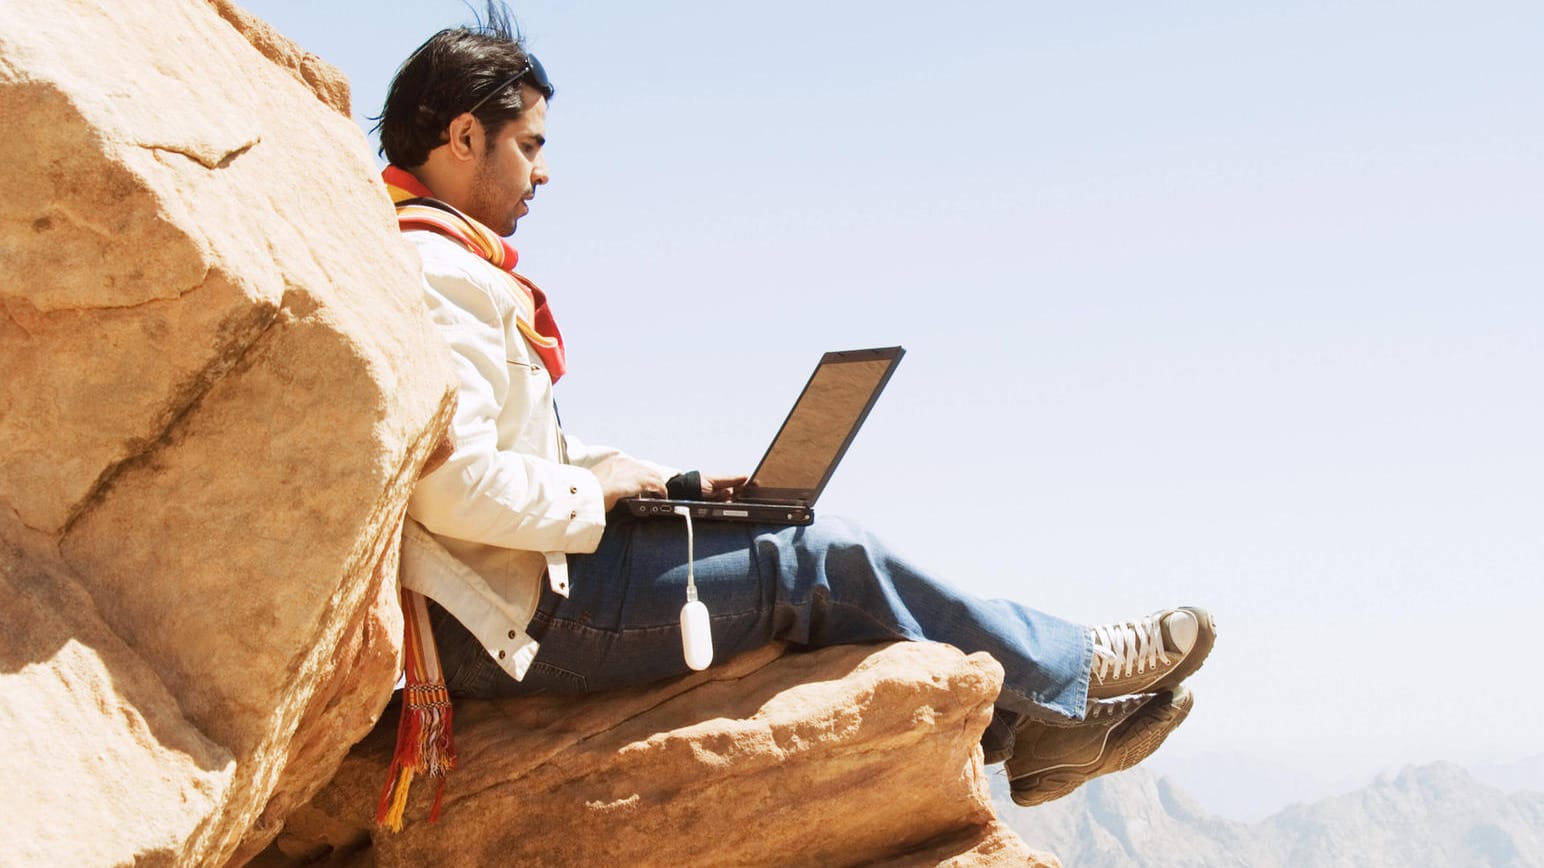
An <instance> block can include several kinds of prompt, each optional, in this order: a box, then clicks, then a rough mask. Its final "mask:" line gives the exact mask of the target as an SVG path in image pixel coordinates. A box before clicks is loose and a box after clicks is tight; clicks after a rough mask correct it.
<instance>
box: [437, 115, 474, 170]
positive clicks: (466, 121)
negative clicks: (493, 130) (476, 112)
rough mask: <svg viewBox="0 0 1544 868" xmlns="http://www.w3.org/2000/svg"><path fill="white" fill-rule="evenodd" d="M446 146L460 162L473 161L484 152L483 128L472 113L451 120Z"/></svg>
mask: <svg viewBox="0 0 1544 868" xmlns="http://www.w3.org/2000/svg"><path fill="white" fill-rule="evenodd" d="M445 133H446V135H447V136H448V139H447V140H446V142H445V145H446V146H447V147H448V148H449V149H450V156H451V158H452V159H455V160H457V161H460V162H465V161H471V160H473V159H475V158H476V156H477V155H478V154H481V153H482V151H483V126H482V123H481V122H479V121H478V120H477V118H476V117H474V116H473V115H472V113H471V112H462V113H461V114H459V115H456V116H455V117H454V118H451V121H450V126H449V127H447V128H446V130H445Z"/></svg>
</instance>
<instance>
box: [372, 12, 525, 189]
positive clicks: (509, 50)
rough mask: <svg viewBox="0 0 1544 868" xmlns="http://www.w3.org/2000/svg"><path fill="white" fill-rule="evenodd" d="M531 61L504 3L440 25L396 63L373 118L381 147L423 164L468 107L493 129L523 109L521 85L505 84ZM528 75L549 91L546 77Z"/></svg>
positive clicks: (398, 158) (397, 160)
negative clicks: (469, 20)
mask: <svg viewBox="0 0 1544 868" xmlns="http://www.w3.org/2000/svg"><path fill="white" fill-rule="evenodd" d="M530 69H531V56H530V54H528V53H527V52H526V50H525V41H524V38H523V37H522V36H521V34H520V30H519V28H518V27H516V26H513V25H512V24H511V19H510V15H509V10H508V9H507V8H505V7H504V4H503V3H500V2H497V0H488V12H487V20H485V21H479V22H477V23H476V25H475V26H472V27H454V28H449V29H446V30H441V31H440V32H439V33H436V34H434V35H433V36H431V37H429V39H428V41H427V42H425V43H424V44H423V45H420V46H418V50H417V51H414V52H413V53H412V54H411V55H410V56H409V57H408V59H407V60H406V61H404V62H403V64H402V66H401V67H400V68H398V69H397V74H396V76H394V77H393V78H392V80H391V87H390V88H389V89H388V90H387V91H386V105H385V107H384V108H382V109H381V114H380V117H378V118H376V119H375V121H376V124H375V129H376V130H377V131H378V132H379V133H380V135H381V153H383V154H385V155H386V159H388V160H390V161H391V162H392V163H393V164H394V165H398V166H402V167H403V168H413V167H415V166H421V165H423V163H424V161H426V160H428V159H429V152H430V151H432V150H434V149H435V148H437V147H439V146H440V145H443V144H445V142H446V141H447V138H446V133H445V130H446V128H447V127H449V126H450V122H451V121H452V120H454V119H455V118H456V117H457V116H458V115H460V114H462V113H463V112H466V111H470V110H472V109H473V108H474V107H475V108H476V111H474V112H473V113H472V116H473V117H475V118H477V120H478V121H479V122H480V123H482V125H483V127H484V128H485V129H486V130H487V131H488V133H489V135H497V134H498V131H499V130H500V129H501V128H502V127H503V126H504V125H505V124H507V123H509V122H510V121H512V120H514V119H515V118H518V117H520V113H521V112H522V111H524V110H525V105H524V102H523V101H522V100H521V98H520V92H521V89H520V88H519V87H511V86H510V85H512V84H514V81H513V79H514V78H515V77H516V76H520V75H521V74H522V73H523V72H525V71H527V70H530ZM521 80H522V81H525V80H526V79H525V78H524V77H522V79H521ZM530 83H531V84H532V85H533V86H535V87H536V88H537V89H538V90H539V91H541V93H542V95H543V96H545V97H546V98H548V99H551V98H552V94H553V88H552V86H551V85H550V84H549V85H547V86H546V87H541V86H540V85H537V84H536V83H535V82H530Z"/></svg>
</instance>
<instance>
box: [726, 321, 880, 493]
mask: <svg viewBox="0 0 1544 868" xmlns="http://www.w3.org/2000/svg"><path fill="white" fill-rule="evenodd" d="M905 352H906V351H905V350H903V349H902V348H900V347H885V348H882V349H872V350H847V351H844V352H835V353H826V354H825V355H824V356H823V357H821V359H820V364H819V365H817V366H816V367H815V373H814V374H813V375H811V376H810V380H809V382H808V383H807V384H805V386H804V392H803V394H801V395H799V400H798V402H797V403H795V404H794V406H793V409H792V410H790V411H789V413H788V418H787V419H785V420H784V421H783V427H782V428H781V429H780V430H779V431H778V432H777V437H776V438H774V439H773V440H772V445H771V446H770V447H769V448H768V449H767V454H766V455H765V456H763V457H762V459H761V464H760V465H759V466H757V468H756V472H755V473H753V474H751V481H750V483H749V484H748V485H747V486H746V488H745V492H744V494H743V495H742V497H741V498H739V499H743V500H751V501H773V502H788V503H800V504H805V505H808V504H811V503H813V502H814V501H815V498H816V497H818V496H819V495H820V492H821V491H822V490H823V489H824V488H825V487H826V483H827V482H828V481H830V479H831V474H832V473H833V472H834V471H835V470H836V464H837V462H838V461H840V460H841V458H842V455H844V454H845V453H846V452H847V447H848V446H849V445H851V444H852V440H853V437H854V436H856V434H857V433H858V426H859V425H861V424H863V420H864V419H865V418H866V417H867V416H868V413H869V410H870V409H871V408H873V406H874V402H875V401H877V400H878V399H879V393H880V390H882V389H883V388H884V386H885V383H887V382H889V380H890V375H891V374H892V373H894V371H895V366H896V364H897V363H898V362H899V361H900V360H901V356H902V354H904V353H905Z"/></svg>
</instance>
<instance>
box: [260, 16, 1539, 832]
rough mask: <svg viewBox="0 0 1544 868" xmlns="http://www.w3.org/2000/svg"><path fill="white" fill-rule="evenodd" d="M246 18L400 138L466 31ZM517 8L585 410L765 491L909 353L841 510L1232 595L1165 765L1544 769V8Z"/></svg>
mask: <svg viewBox="0 0 1544 868" xmlns="http://www.w3.org/2000/svg"><path fill="white" fill-rule="evenodd" d="M246 5H247V6H248V8H250V9H251V10H253V11H254V12H256V13H257V14H259V15H261V16H263V17H265V18H267V19H268V20H269V21H271V22H272V23H274V24H275V25H276V26H278V27H279V29H280V30H282V31H283V32H285V33H286V34H288V35H289V36H290V37H292V38H293V39H295V40H296V41H298V42H299V43H301V44H302V45H303V46H305V47H306V48H308V49H310V50H312V51H315V52H316V53H318V54H320V55H322V56H323V57H324V58H326V59H327V60H329V61H331V62H332V63H334V64H336V65H337V66H339V67H340V68H341V69H342V70H343V71H344V72H345V73H346V74H347V75H348V76H349V78H350V79H351V80H352V82H353V85H354V106H355V112H356V115H358V116H360V117H361V123H362V124H365V125H368V124H367V122H365V121H364V120H363V116H365V115H368V114H374V113H375V112H377V111H378V110H379V107H380V104H381V100H382V97H383V95H384V91H385V86H386V82H387V81H388V80H389V77H390V75H391V74H392V72H393V71H394V70H395V68H396V65H397V64H398V63H399V62H400V61H401V60H402V59H403V58H405V57H406V56H407V54H408V53H409V52H410V51H411V50H412V49H413V48H414V47H415V46H416V45H417V44H418V43H419V42H421V41H422V40H423V39H424V38H425V37H427V36H428V35H429V34H430V33H432V32H433V31H434V30H436V29H438V28H440V27H443V26H449V25H454V24H458V23H462V22H464V21H467V20H468V19H469V12H468V11H467V8H466V7H465V6H464V5H462V4H461V3H460V2H456V0H417V2H413V3H387V2H376V3H365V2H346V0H335V2H330V3H325V4H323V3H316V2H310V0H308V2H291V0H251V2H248V3H247V4H246ZM515 11H516V13H517V14H518V17H519V19H520V21H521V24H522V25H523V28H524V30H525V33H526V35H527V37H528V39H529V45H530V47H531V48H532V49H533V50H534V52H535V53H536V54H537V55H538V56H540V57H541V59H542V61H543V63H544V64H545V66H546V68H547V69H548V71H549V72H550V73H551V75H552V78H553V80H554V82H555V83H556V84H557V87H558V94H557V98H556V99H555V100H554V102H553V104H552V106H551V110H550V113H549V116H548V140H549V144H548V148H547V152H548V156H549V160H550V161H551V166H552V175H553V181H552V183H551V184H550V185H549V186H547V187H546V188H544V189H542V190H541V191H540V193H539V194H538V196H537V198H536V200H535V201H534V202H533V203H532V204H533V208H532V212H531V214H530V215H529V216H528V217H526V218H525V219H524V220H523V222H522V224H521V227H520V230H519V232H518V233H517V235H516V236H515V239H514V240H515V243H516V245H517V246H518V247H519V248H520V250H521V255H522V258H521V263H522V271H523V272H524V273H525V274H527V275H528V276H530V277H531V278H532V279H534V280H535V281H536V282H537V283H539V284H541V285H542V286H544V287H545V288H546V289H547V291H548V292H549V294H550V295H551V296H552V297H553V302H554V306H555V308H556V310H557V312H558V314H559V317H560V321H561V322H562V325H563V327H564V329H565V332H566V334H567V336H568V342H569V347H570V358H571V361H572V373H571V374H570V375H569V376H568V377H567V378H566V379H565V380H564V381H563V383H562V384H561V385H560V387H559V399H560V402H561V404H562V407H563V414H564V420H565V422H566V423H567V425H568V427H569V428H570V429H572V430H574V431H576V432H577V433H579V434H580V435H581V436H584V437H585V438H586V439H588V440H592V441H596V442H609V443H615V444H616V445H619V446H623V447H624V448H627V449H628V450H630V451H632V452H634V453H636V454H640V455H645V456H648V457H654V458H658V459H660V460H662V461H666V462H669V463H673V464H677V465H683V466H699V467H702V468H703V469H705V470H723V471H731V470H742V471H743V470H748V469H749V465H750V464H752V463H753V462H754V461H755V459H756V458H757V457H758V456H759V454H760V451H761V449H762V448H763V447H764V445H765V444H766V442H767V441H768V440H769V439H770V438H771V435H772V434H773V432H774V431H775V429H776V426H777V424H778V422H780V421H781V418H782V415H783V413H784V412H785V411H786V408H787V406H788V405H789V403H790V402H791V401H792V399H793V397H794V395H795V394H796V393H797V391H798V389H799V387H800V386H802V384H803V382H804V380H805V378H806V377H807V376H808V373H809V370H810V368H811V367H812V365H813V364H814V361H815V359H816V358H817V357H818V356H819V354H820V352H822V351H824V350H828V349H843V348H852V347H861V346H875V345H888V344H902V345H904V346H905V347H906V348H907V349H908V355H907V356H906V359H905V361H904V362H902V364H901V366H900V368H899V370H898V372H897V373H896V376H895V378H894V380H893V381H892V383H891V386H890V388H889V391H887V393H886V394H885V396H884V398H883V399H882V400H881V401H880V404H879V406H878V408H877V409H876V410H875V412H874V414H873V415H872V416H871V417H870V420H869V423H868V425H867V426H866V427H865V429H864V430H863V432H862V433H861V434H860V436H859V438H858V440H857V442H856V443H855V445H854V446H853V449H852V451H851V452H850V453H849V456H848V458H847V460H846V461H845V462H844V464H843V466H842V467H841V469H840V470H839V471H838V473H837V476H836V478H835V480H834V481H833V482H832V485H831V487H830V488H829V489H828V491H827V493H826V496H825V498H824V500H823V501H822V510H823V511H826V512H832V513H838V514H842V515H847V516H849V517H853V518H857V519H860V520H862V521H864V522H865V523H866V524H867V525H868V526H869V527H870V528H871V529H873V530H875V531H876V532H877V533H879V534H880V535H881V536H882V537H886V538H888V539H890V540H891V541H892V542H894V543H895V544H896V546H897V548H899V549H901V550H902V551H904V552H907V553H909V554H910V555H911V556H913V557H914V558H915V559H916V560H917V561H919V562H921V563H922V564H924V565H927V566H930V567H932V568H933V569H935V570H936V571H938V572H940V573H942V574H944V575H946V576H948V577H950V578H951V579H952V580H953V581H955V582H957V583H959V584H960V585H963V586H965V587H966V588H969V589H971V590H973V591H975V592H978V593H980V594H984V595H990V596H1006V597H1012V598H1015V599H1018V600H1020V601H1022V602H1026V603H1028V604H1030V605H1033V606H1036V607H1038V608H1042V609H1045V610H1047V611H1051V612H1054V613H1057V614H1062V615H1065V616H1068V617H1072V618H1076V619H1081V620H1085V621H1090V622H1101V621H1107V620H1116V619H1121V618H1126V617H1132V616H1137V615H1141V614H1144V613H1146V612H1148V611H1149V610H1152V609H1156V608H1159V607H1163V606H1167V605H1176V604H1181V603H1197V604H1202V605H1206V606H1209V607H1210V608H1212V609H1213V610H1214V611H1215V612H1216V614H1217V617H1218V620H1219V624H1220V639H1219V642H1218V645H1217V648H1216V651H1215V652H1214V653H1213V655H1212V659H1211V660H1210V661H1209V662H1208V664H1207V666H1206V668H1205V669H1204V670H1202V672H1201V673H1200V674H1198V675H1197V676H1196V677H1195V679H1194V680H1193V684H1194V687H1195V690H1196V695H1197V705H1196V711H1195V713H1194V714H1193V716H1192V717H1191V719H1190V721H1188V722H1187V723H1186V724H1185V726H1184V727H1183V728H1182V729H1181V730H1179V732H1178V733H1176V735H1175V736H1174V737H1173V738H1172V739H1171V740H1170V744H1169V746H1168V747H1166V748H1165V751H1164V754H1161V755H1160V759H1161V758H1162V757H1163V756H1164V755H1171V756H1175V757H1186V756H1198V757H1205V756H1210V755H1215V754H1221V753H1230V754H1234V755H1238V756H1242V757H1245V758H1246V759H1248V760H1249V761H1251V762H1258V763H1264V764H1273V765H1278V766H1280V767H1282V768H1286V769H1292V770H1295V771H1297V772H1298V773H1303V774H1314V775H1318V776H1320V777H1322V778H1323V779H1325V780H1341V779H1344V778H1346V777H1347V776H1351V777H1354V776H1355V775H1357V774H1361V773H1364V772H1365V773H1370V772H1371V771H1373V770H1374V769H1376V768H1380V767H1388V766H1397V765H1401V764H1404V763H1407V762H1420V761H1427V760H1432V759H1439V758H1452V759H1458V760H1462V761H1480V760H1488V761H1498V760H1507V759H1511V758H1517V757H1522V756H1524V755H1529V754H1536V753H1540V752H1544V737H1541V736H1540V732H1541V731H1544V728H1541V724H1540V721H1541V720H1544V691H1541V690H1539V689H1538V688H1537V687H1536V683H1537V681H1538V678H1539V676H1538V675H1537V674H1536V672H1535V669H1536V666H1535V665H1534V661H1535V656H1536V654H1537V653H1538V650H1539V644H1538V642H1539V640H1538V636H1539V634H1540V629H1541V620H1544V539H1541V530H1544V457H1541V443H1544V402H1541V399H1540V385H1541V384H1540V380H1541V374H1544V340H1541V338H1544V335H1541V331H1544V294H1541V289H1544V255H1541V250H1544V245H1541V241H1540V236H1541V231H1544V162H1541V157H1544V89H1541V88H1540V79H1541V72H1544V69H1541V67H1544V62H1541V61H1540V59H1539V53H1538V45H1539V41H1540V37H1541V36H1544V6H1540V5H1539V4H1536V3H1525V2H1515V3H1505V2H1473V3H1465V4H1456V3H1445V4H1439V3H1424V2H1400V3H1392V2H1385V3H1374V2H1333V3H1331V2H1285V3H1273V4H1238V3H1224V2H1195V3H1187V4H1162V5H1157V6H1155V5H1153V4H1144V3H1115V4H1095V5H1093V6H1090V5H1089V4H1068V3H1042V2H1030V3H1023V2H1014V3H986V2H981V3H959V4H952V5H947V6H946V5H940V4H921V3H911V2H886V3H879V2H869V3H841V2H829V0H828V2H821V3H811V2H804V0H790V2H781V3H777V4H737V3H714V2H658V3H650V4H634V3H614V2H611V3H607V2H588V3H560V2H525V3H520V4H517V5H516V6H515ZM372 147H373V146H372ZM1212 807H1214V808H1215V807H1221V806H1216V805H1214V806H1212Z"/></svg>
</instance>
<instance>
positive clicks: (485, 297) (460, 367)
mask: <svg viewBox="0 0 1544 868" xmlns="http://www.w3.org/2000/svg"><path fill="white" fill-rule="evenodd" d="M424 259H425V275H426V281H427V285H428V291H427V292H426V294H425V299H426V301H427V302H428V306H429V313H430V316H431V317H432V318H433V319H434V322H435V324H436V325H437V326H438V327H439V331H440V333H441V335H442V336H444V338H445V340H446V342H447V343H448V344H449V345H450V349H451V353H452V361H453V363H454V369H455V371H456V376H457V380H458V401H457V407H456V413H455V417H454V419H453V420H452V422H451V431H452V435H453V437H454V441H455V451H454V452H452V454H451V456H450V458H449V459H448V460H447V461H446V462H445V463H444V464H443V465H441V466H440V467H439V468H438V469H437V470H435V471H434V472H433V473H430V474H428V475H426V476H425V477H424V478H423V479H422V480H420V481H419V483H418V486H417V488H416V489H415V490H414V493H413V497H412V500H411V501H410V503H409V510H410V512H411V514H412V515H413V517H414V518H415V519H417V520H418V521H419V522H421V523H422V524H423V525H424V526H425V527H427V528H428V529H429V530H431V531H433V532H435V533H438V534H442V535H445V536H450V537H455V538H458V539H465V540H471V541H475V542H481V543H486V544H488V545H497V546H503V547H505V548H513V549H525V550H529V551H547V552H551V551H565V552H583V551H591V550H593V549H594V547H595V545H596V543H597V542H598V541H599V540H600V536H601V532H602V531H603V530H604V529H605V523H606V519H605V512H606V508H607V493H606V491H605V490H604V488H603V486H602V484H601V480H600V479H599V478H598V477H597V475H596V474H594V473H592V472H591V471H589V470H587V469H585V468H582V467H573V466H569V465H566V464H563V463H561V462H558V461H553V460H548V459H545V458H541V457H538V456H535V455H530V454H525V453H521V452H516V451H512V450H501V449H500V448H499V446H498V421H497V420H498V418H499V413H500V410H501V408H502V407H503V406H504V404H505V403H506V402H509V401H527V400H534V398H533V396H531V395H530V394H528V393H527V391H526V390H527V389H528V388H529V386H528V382H529V380H528V378H527V377H522V376H517V377H511V375H510V369H509V367H508V364H507V360H508V356H507V353H506V348H505V346H504V331H503V325H502V323H503V314H502V311H501V308H500V306H499V304H498V303H497V301H496V300H495V298H494V297H493V296H492V295H491V294H490V293H489V291H488V290H487V289H486V288H484V287H482V286H481V285H479V284H478V283H477V282H476V281H475V280H473V279H471V277H470V276H469V275H467V274H466V273H465V272H464V271H461V270H460V269H458V268H454V267H450V266H447V265H445V264H444V263H440V262H438V261H437V260H436V258H435V257H433V256H432V255H426V256H425V257H424ZM539 375H540V376H545V372H539ZM539 412H547V411H546V410H545V409H542V410H540V411H539Z"/></svg>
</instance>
